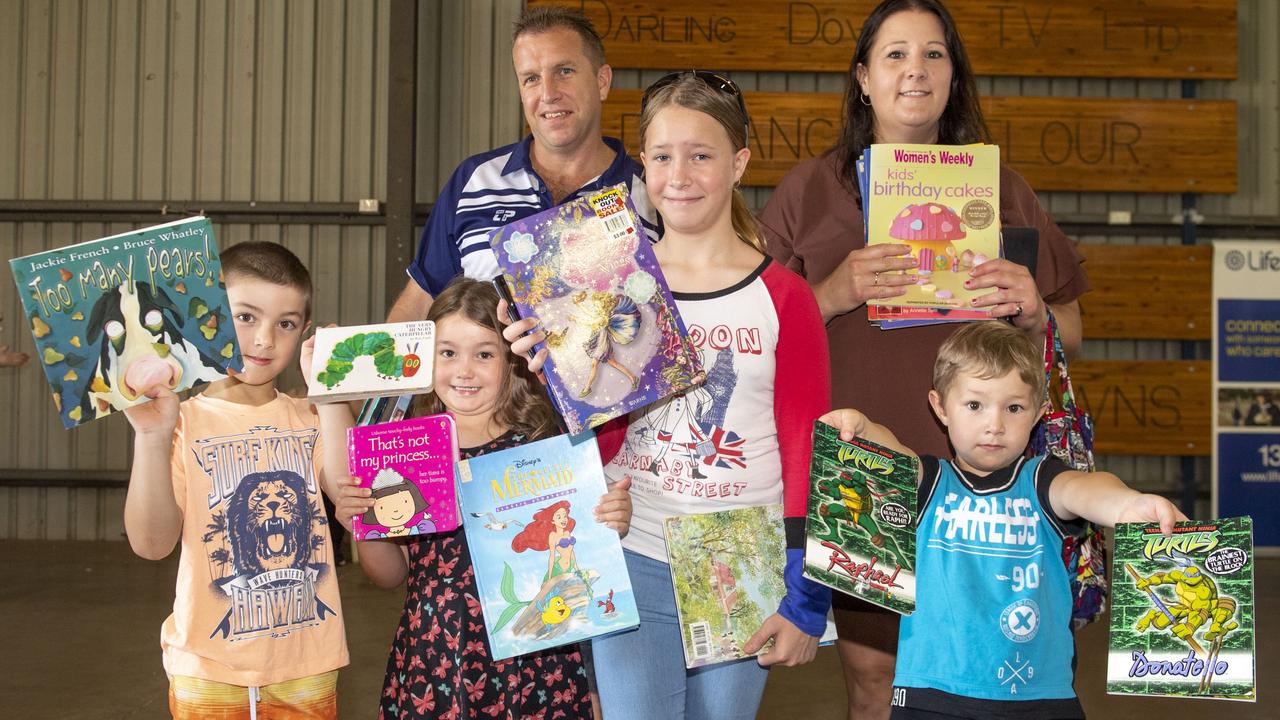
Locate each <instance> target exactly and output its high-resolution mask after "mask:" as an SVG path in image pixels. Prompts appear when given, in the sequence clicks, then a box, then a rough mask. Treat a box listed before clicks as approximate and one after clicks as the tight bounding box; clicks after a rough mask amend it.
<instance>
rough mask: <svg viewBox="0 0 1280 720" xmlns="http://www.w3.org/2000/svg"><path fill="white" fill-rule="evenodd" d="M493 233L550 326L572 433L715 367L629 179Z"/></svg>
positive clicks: (513, 280)
mask: <svg viewBox="0 0 1280 720" xmlns="http://www.w3.org/2000/svg"><path fill="white" fill-rule="evenodd" d="M489 242H490V244H491V245H493V251H494V254H496V255H497V257H498V265H499V266H500V267H501V268H502V272H503V277H504V279H505V281H506V285H507V288H508V289H509V291H510V293H511V297H512V299H513V300H514V302H515V306H516V310H517V313H518V314H519V315H520V317H528V316H530V315H533V316H536V317H537V318H538V319H539V320H540V321H541V323H542V328H543V329H544V330H545V331H546V332H547V340H546V343H545V344H546V347H547V349H548V351H549V352H548V357H547V363H546V366H545V372H546V377H547V387H548V389H549V390H550V393H551V395H552V399H553V400H554V402H555V405H556V409H557V410H559V411H560V415H561V416H562V417H563V418H564V422H565V426H566V427H567V428H568V430H569V433H570V434H573V435H577V434H578V433H581V432H582V431H583V430H588V429H590V428H593V427H596V426H598V425H602V424H604V423H606V422H608V421H609V420H612V419H613V418H615V417H618V416H619V415H625V414H626V413H628V412H631V411H632V410H635V409H637V408H641V407H644V406H645V405H649V404H650V403H653V402H656V401H658V400H661V399H663V398H665V397H670V396H672V395H675V394H676V393H679V392H682V391H684V390H687V389H689V388H690V387H693V386H694V385H697V384H698V383H700V382H702V380H703V378H704V377H705V376H706V374H705V373H704V372H703V370H702V366H701V364H700V362H699V360H698V354H697V353H696V352H694V351H693V346H692V345H691V344H690V342H689V338H688V332H687V331H686V330H685V327H684V323H683V322H682V321H681V319H680V313H679V312H678V311H677V310H676V303H675V300H674V299H673V298H672V297H671V291H670V290H668V289H667V283H666V280H665V279H664V278H663V276H662V270H661V268H659V267H658V261H657V259H656V258H655V257H654V255H653V249H652V248H651V247H650V245H649V240H648V238H647V237H646V235H645V233H644V226H643V225H642V224H641V222H640V215H639V214H638V213H637V212H636V209H635V206H634V205H633V204H632V203H631V200H630V198H629V197H628V196H627V188H626V185H615V186H613V187H610V188H606V189H605V190H602V191H600V192H598V193H595V194H594V195H590V196H587V197H584V198H580V199H578V200H574V201H572V202H567V203H565V204H563V205H559V206H557V207H554V208H551V209H550V210H546V211H544V212H540V213H538V214H536V215H531V216H529V217H527V218H524V219H523V220H519V221H516V222H514V223H511V224H510V225H507V226H505V227H502V228H499V229H498V230H497V231H495V232H494V233H493V235H492V236H490V238H489Z"/></svg>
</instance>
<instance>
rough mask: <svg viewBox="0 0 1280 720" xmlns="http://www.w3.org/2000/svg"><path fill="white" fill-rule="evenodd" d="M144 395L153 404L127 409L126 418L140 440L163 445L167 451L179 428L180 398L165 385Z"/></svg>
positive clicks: (153, 388)
mask: <svg viewBox="0 0 1280 720" xmlns="http://www.w3.org/2000/svg"><path fill="white" fill-rule="evenodd" d="M143 394H144V395H146V396H147V397H149V398H151V402H149V403H142V404H141V405H134V406H132V407H127V408H125V409H124V416H125V417H126V418H128V419H129V424H130V425H132V426H133V430H134V432H136V433H137V434H138V437H139V438H140V439H143V440H144V441H146V440H155V441H157V442H160V443H163V445H164V447H165V448H166V450H167V449H168V447H169V445H170V444H171V443H172V442H173V430H174V428H175V427H177V426H178V405H179V403H180V401H179V400H178V396H177V395H176V394H174V392H173V391H172V390H170V389H169V388H167V387H165V386H164V385H153V386H151V387H150V388H148V389H147V391H146V392H145V393H143Z"/></svg>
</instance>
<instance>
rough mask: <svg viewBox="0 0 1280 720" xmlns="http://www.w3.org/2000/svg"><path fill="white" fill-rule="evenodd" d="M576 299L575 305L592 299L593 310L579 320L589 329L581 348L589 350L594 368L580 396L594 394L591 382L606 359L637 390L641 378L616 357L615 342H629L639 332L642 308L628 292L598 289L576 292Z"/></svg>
mask: <svg viewBox="0 0 1280 720" xmlns="http://www.w3.org/2000/svg"><path fill="white" fill-rule="evenodd" d="M573 302H574V304H576V305H582V304H584V303H590V308H589V309H590V312H591V314H590V315H589V316H588V317H587V318H586V319H585V320H579V322H582V323H583V324H585V325H586V326H587V329H588V331H589V332H590V336H589V337H588V338H587V340H586V342H584V343H583V344H582V348H583V350H585V351H586V353H587V357H589V358H591V372H590V373H589V374H588V375H587V384H586V386H585V387H583V388H582V392H580V393H578V397H580V398H585V397H586V396H588V395H590V394H591V386H592V385H594V384H595V381H596V373H597V372H598V371H599V369H600V363H605V364H606V365H609V366H610V367H613V368H615V369H617V370H618V372H620V373H622V374H623V375H625V376H626V377H627V379H628V380H630V381H631V389H632V390H635V389H636V388H637V387H639V386H640V378H639V376H637V375H636V374H635V373H632V372H631V371H630V370H628V369H627V368H625V367H624V366H623V365H622V363H620V362H618V361H617V359H615V358H614V357H613V344H614V343H617V344H619V345H629V344H631V343H632V342H633V341H634V340H635V339H636V336H637V335H639V334H640V308H639V307H637V306H636V303H635V301H634V300H632V299H631V298H629V297H627V296H626V295H615V294H613V293H607V292H598V291H593V292H587V291H581V292H578V293H575V294H574V296H573ZM575 320H578V318H575Z"/></svg>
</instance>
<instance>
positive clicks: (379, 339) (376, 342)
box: [316, 332, 421, 389]
mask: <svg viewBox="0 0 1280 720" xmlns="http://www.w3.org/2000/svg"><path fill="white" fill-rule="evenodd" d="M361 355H371V356H373V366H374V367H375V368H376V369H377V371H378V375H379V376H380V377H384V378H398V377H401V376H405V377H413V375H414V374H415V373H417V372H418V367H419V366H420V363H421V361H420V360H419V359H418V356H417V355H413V354H410V355H407V356H406V355H397V354H396V343H395V340H394V339H392V337H391V335H389V334H388V333H385V332H371V333H356V334H355V335H352V336H351V337H349V338H347V339H346V340H343V341H342V342H340V343H338V344H337V345H335V346H334V347H333V353H332V354H331V355H329V362H328V363H326V364H325V368H324V370H322V371H321V372H320V374H318V375H316V379H317V380H319V381H320V382H322V383H324V386H325V387H326V388H329V389H333V387H334V386H335V385H337V384H338V383H340V382H342V381H343V379H344V378H346V377H347V374H348V373H350V372H351V368H352V367H353V365H354V363H355V361H356V358H358V357H360V356H361Z"/></svg>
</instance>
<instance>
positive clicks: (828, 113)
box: [602, 90, 1236, 193]
mask: <svg viewBox="0 0 1280 720" xmlns="http://www.w3.org/2000/svg"><path fill="white" fill-rule="evenodd" d="M641 94H642V93H641V91H639V90H614V91H612V92H610V93H609V99H608V100H607V101H606V103H605V107H604V115H603V118H602V124H603V127H604V132H605V134H606V135H613V136H617V137H620V138H622V139H623V141H624V142H625V143H626V145H627V149H628V150H630V151H631V153H632V154H633V155H636V156H637V157H638V156H639V151H640V135H639V132H640V129H639V124H640V96H641ZM746 101H747V111H748V112H749V113H750V115H751V121H752V133H751V135H752V137H751V150H752V158H751V164H750V165H749V167H748V170H747V175H746V178H745V179H744V181H743V182H744V184H746V185H764V186H771V185H776V184H777V183H778V181H779V180H781V179H782V176H783V175H786V173H787V171H788V170H790V169H791V168H792V167H794V166H795V165H796V164H797V163H799V162H800V161H802V160H807V159H809V158H811V157H815V156H817V155H821V154H822V153H823V152H825V151H826V150H828V149H829V148H830V147H831V146H832V145H834V144H835V141H836V139H837V138H838V136H839V133H840V118H841V117H842V115H843V112H842V109H841V108H842V107H843V103H844V100H843V96H842V95H839V94H835V93H811V92H809V93H804V92H795V93H769V92H752V93H748V94H747V95H746ZM982 108H983V113H984V114H985V116H986V118H987V123H988V125H989V126H990V127H991V131H992V133H993V135H994V138H993V140H994V141H995V143H996V144H997V145H999V146H1000V151H1001V160H1002V161H1003V162H1005V163H1008V164H1009V165H1011V166H1013V167H1014V168H1015V169H1016V170H1018V172H1020V173H1022V175H1023V177H1025V178H1026V179H1027V182H1029V183H1031V186H1032V187H1034V188H1037V189H1040V190H1070V191H1090V192H1106V191H1124V192H1160V193H1171V192H1204V193H1232V192H1235V190H1236V174H1235V166H1236V104H1235V103H1234V102H1230V101H1222V100H1146V99H1110V98H1050V97H995V98H982ZM1188 137H1194V138H1196V142H1195V143H1190V144H1189V143H1187V142H1186V139H1187V138H1188Z"/></svg>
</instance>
